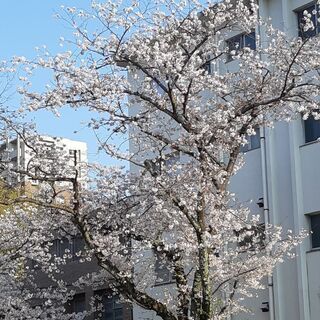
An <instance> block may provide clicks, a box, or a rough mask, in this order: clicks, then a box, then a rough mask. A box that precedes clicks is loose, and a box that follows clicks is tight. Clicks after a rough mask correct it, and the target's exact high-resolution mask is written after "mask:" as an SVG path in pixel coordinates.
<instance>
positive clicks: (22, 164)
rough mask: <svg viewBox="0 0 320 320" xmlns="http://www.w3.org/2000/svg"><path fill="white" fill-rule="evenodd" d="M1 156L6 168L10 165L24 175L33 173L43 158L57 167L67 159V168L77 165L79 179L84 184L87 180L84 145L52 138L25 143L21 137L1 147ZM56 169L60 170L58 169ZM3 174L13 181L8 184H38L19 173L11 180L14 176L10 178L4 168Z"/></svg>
mask: <svg viewBox="0 0 320 320" xmlns="http://www.w3.org/2000/svg"><path fill="white" fill-rule="evenodd" d="M0 155H1V162H2V163H3V164H4V165H5V167H6V164H7V163H9V168H12V169H16V170H17V171H21V172H23V171H30V172H34V167H35V161H36V160H38V159H41V157H42V158H45V159H46V160H49V161H52V162H53V163H56V164H58V162H59V160H60V161H64V160H67V161H65V165H64V166H65V167H67V166H69V167H74V165H76V167H77V169H78V176H79V179H80V180H82V181H84V180H85V177H86V164H87V162H88V159H87V144H86V143H85V142H81V141H75V140H70V139H66V138H58V137H50V136H39V137H33V138H31V139H29V140H24V139H22V138H20V137H19V136H18V137H16V138H14V139H7V141H6V142H4V143H2V144H1V145H0ZM49 158H50V159H49ZM62 158H63V159H62ZM62 165H63V163H62ZM60 169H61V168H60ZM57 170H59V169H58V166H57ZM1 175H2V177H3V178H4V179H11V180H12V181H8V182H9V183H13V184H15V183H19V184H20V183H22V184H28V183H29V184H31V185H38V181H37V180H34V179H32V178H31V177H27V176H26V175H24V174H23V173H18V174H17V175H16V176H15V178H12V177H11V178H10V176H12V175H9V174H8V171H7V170H6V169H5V170H4V171H3V172H2V173H1Z"/></svg>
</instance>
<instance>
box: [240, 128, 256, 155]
mask: <svg viewBox="0 0 320 320" xmlns="http://www.w3.org/2000/svg"><path fill="white" fill-rule="evenodd" d="M255 131H256V134H255V135H252V136H246V140H247V141H248V143H247V144H245V145H244V146H241V152H248V151H250V150H254V149H258V148H260V129H259V128H256V129H255Z"/></svg>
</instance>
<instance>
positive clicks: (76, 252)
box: [51, 236, 85, 260]
mask: <svg viewBox="0 0 320 320" xmlns="http://www.w3.org/2000/svg"><path fill="white" fill-rule="evenodd" d="M84 249H85V243H84V240H83V239H82V238H81V237H79V236H75V237H73V238H72V239H71V240H69V239H67V238H63V239H55V240H54V241H53V245H52V249H51V252H52V254H53V255H55V256H56V257H60V258H63V257H64V255H67V254H70V255H71V257H72V258H71V259H72V260H77V259H79V256H80V252H83V251H84Z"/></svg>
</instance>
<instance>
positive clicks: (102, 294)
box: [0, 136, 132, 320]
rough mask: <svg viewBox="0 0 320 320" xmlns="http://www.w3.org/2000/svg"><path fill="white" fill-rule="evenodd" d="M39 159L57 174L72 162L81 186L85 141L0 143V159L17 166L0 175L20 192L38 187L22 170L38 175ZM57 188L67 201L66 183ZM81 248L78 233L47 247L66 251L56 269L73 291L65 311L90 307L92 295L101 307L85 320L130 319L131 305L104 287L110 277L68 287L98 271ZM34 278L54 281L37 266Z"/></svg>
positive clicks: (41, 283) (60, 252)
mask: <svg viewBox="0 0 320 320" xmlns="http://www.w3.org/2000/svg"><path fill="white" fill-rule="evenodd" d="M37 153H39V154H37ZM38 159H39V161H40V166H39V168H38V167H37V165H38V164H39V162H38ZM41 159H42V160H45V161H44V162H47V163H49V164H50V165H49V169H50V170H55V169H56V170H57V174H60V172H61V170H62V171H63V169H66V168H71V169H74V166H76V169H77V174H78V178H79V181H80V182H81V183H82V185H84V186H85V184H86V178H87V169H86V165H87V162H88V159H87V144H86V143H85V142H80V141H75V140H69V139H66V138H57V137H49V136H40V137H37V138H36V139H35V140H32V139H31V140H30V141H24V140H23V139H21V138H19V137H18V138H15V139H8V140H7V141H6V142H4V143H2V144H0V160H1V161H0V163H3V164H4V167H6V166H7V165H8V164H9V168H10V169H13V171H15V170H17V172H18V173H17V174H12V173H10V172H9V170H6V169H5V170H3V171H2V172H1V173H0V175H1V176H2V179H3V180H5V181H6V182H7V183H8V184H9V185H12V186H14V187H17V188H19V189H20V190H21V192H22V193H25V194H29V195H30V196H32V195H33V194H35V193H36V192H37V191H38V189H39V186H40V182H39V181H38V180H36V179H32V177H30V176H27V175H26V174H24V173H23V172H24V171H30V172H31V173H34V174H35V175H37V174H39V175H40V176H41V171H40V170H42V167H41ZM65 160H66V161H67V163H66V164H65V165H64V164H63V162H64V161H65ZM59 162H60V163H59ZM58 163H59V165H58ZM51 165H52V166H51ZM37 170H38V171H37ZM50 170H49V171H50ZM19 172H21V173H19ZM66 173H68V171H66ZM74 173H75V171H74V172H71V175H72V174H74ZM48 174H49V176H50V174H54V171H53V172H52V171H51V172H48ZM44 176H45V175H44ZM57 188H58V189H59V197H57V198H56V200H57V201H58V202H59V203H67V202H68V201H69V200H70V186H68V185H67V184H66V183H64V182H58V183H57ZM60 192H61V194H60ZM83 249H84V241H83V239H82V237H80V236H75V237H73V238H72V239H68V238H61V237H59V239H55V240H54V241H53V244H52V246H51V248H50V253H51V254H52V255H54V256H55V257H58V258H63V257H64V256H65V255H68V258H67V263H66V264H65V265H62V266H61V273H59V274H60V276H61V279H62V280H63V281H65V282H66V283H67V285H68V286H70V289H71V288H72V289H74V290H75V291H76V294H75V295H74V297H73V300H71V301H70V302H69V303H68V304H67V306H66V309H67V312H69V313H73V312H82V311H86V310H90V309H91V307H92V301H93V298H94V297H95V298H97V299H96V305H97V304H98V302H99V303H101V304H102V306H103V309H102V311H100V312H95V313H93V314H92V315H90V316H87V317H86V319H87V320H95V319H104V320H132V309H131V306H130V305H129V304H122V303H120V302H119V299H118V297H117V296H114V295H113V294H112V291H111V290H110V289H109V288H108V283H110V282H111V280H110V281H108V279H103V281H99V284H97V285H96V287H86V288H85V289H84V290H79V289H77V288H73V287H72V283H74V282H75V281H77V280H78V279H79V278H80V277H82V276H85V275H87V274H89V273H93V272H97V271H99V266H98V264H97V262H96V261H95V260H92V261H90V262H80V259H81V258H80V257H79V252H80V251H81V250H83ZM30 264H31V267H32V269H34V270H37V268H38V266H37V264H36V263H35V262H34V261H31V262H30ZM35 279H36V282H37V285H38V286H39V287H49V286H52V285H54V282H52V281H51V280H50V279H49V278H48V277H47V275H46V274H45V273H43V272H41V271H40V270H39V271H36V278H35ZM38 303H39V306H41V301H39V302H35V305H38Z"/></svg>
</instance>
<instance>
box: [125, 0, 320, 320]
mask: <svg viewBox="0 0 320 320" xmlns="http://www.w3.org/2000/svg"><path fill="white" fill-rule="evenodd" d="M315 10H316V11H317V14H316V15H315V16H313V18H312V19H313V22H314V25H315V28H314V29H313V30H309V31H307V32H304V31H303V29H302V28H301V23H302V22H303V15H304V11H307V12H309V13H312V12H314V11H315ZM318 10H319V5H317V4H316V1H310V0H259V14H260V16H261V17H262V18H266V19H268V18H271V20H272V24H273V25H274V26H275V27H276V28H278V29H280V30H282V31H284V32H286V33H287V34H288V36H289V37H294V36H298V35H299V36H300V37H302V38H308V37H314V36H318V33H320V22H319V20H318V18H319V11H318ZM257 34H259V36H260V38H261V42H262V43H263V42H265V41H267V39H266V37H265V36H264V34H263V31H261V30H260V29H259V28H257V29H256V30H252V32H251V33H240V34H239V33H237V32H236V31H235V32H234V33H231V34H230V35H228V36H227V37H226V39H225V45H226V46H228V47H229V48H230V50H232V49H236V50H239V49H242V48H244V47H250V48H251V49H255V46H256V41H255V37H256V35H257ZM225 60H226V61H225V62H223V63H220V64H219V65H218V66H210V64H209V65H207V66H206V68H207V70H208V71H209V72H210V71H212V70H213V68H215V71H218V72H221V73H224V72H228V71H233V70H234V69H235V68H236V62H235V61H233V60H232V58H231V57H229V58H228V57H226V59H225ZM216 68H218V70H217V69H216ZM129 76H130V75H129ZM129 79H130V78H129ZM132 81H134V79H132ZM136 107H137V108H139V106H138V105H137V106H136ZM319 138H320V121H316V120H315V119H313V118H312V117H311V118H309V119H308V120H306V121H303V119H297V120H295V121H293V122H290V123H286V122H281V123H276V124H275V127H274V128H272V129H271V128H260V130H257V134H256V135H255V136H251V137H250V139H249V140H250V141H249V143H248V145H247V146H245V147H244V148H243V150H242V151H243V152H244V157H245V166H244V167H243V168H242V169H241V170H240V171H239V172H238V173H237V175H236V176H235V177H234V178H233V180H232V182H231V185H230V190H231V191H233V192H234V193H235V194H236V195H237V197H238V199H239V200H240V202H242V203H245V204H247V205H248V206H249V207H250V209H251V210H252V212H255V213H259V214H261V216H263V215H267V216H268V220H269V221H270V223H272V224H275V225H281V226H282V227H283V228H284V230H286V229H291V230H293V231H294V232H295V233H299V231H301V230H302V229H304V230H309V231H312V235H311V236H310V237H309V238H307V239H306V240H305V241H304V242H303V243H302V244H301V245H300V246H299V247H298V248H297V250H296V253H297V255H298V256H297V258H296V259H293V260H285V261H284V263H283V264H281V265H279V266H278V267H277V268H276V269H275V271H274V274H273V277H272V278H270V279H266V280H265V281H266V287H267V288H266V289H264V290H261V291H259V292H257V293H258V296H257V297H253V298H250V299H247V300H245V305H246V306H247V307H248V308H249V309H250V310H251V311H252V313H251V314H250V313H249V314H240V315H237V316H233V317H232V319H234V320H249V319H250V320H251V319H252V320H253V319H254V320H267V319H270V320H274V319H276V320H288V319H290V320H319V319H320V276H319V266H320V196H319V192H320V168H319V160H320V142H319ZM132 148H134V146H132ZM133 170H136V168H134V167H133ZM252 200H253V201H252ZM155 271H156V273H157V274H160V276H161V278H162V279H165V280H166V281H167V283H169V286H170V274H169V273H168V272H166V271H165V270H162V271H161V270H160V271H159V270H158V271H157V270H155ZM166 281H164V282H166ZM153 290H155V291H159V292H160V291H161V288H160V289H158V288H157V286H155V287H154V288H153ZM142 318H143V319H154V318H156V316H155V314H154V313H152V312H147V311H144V310H142V309H141V308H139V307H135V308H134V319H142Z"/></svg>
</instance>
